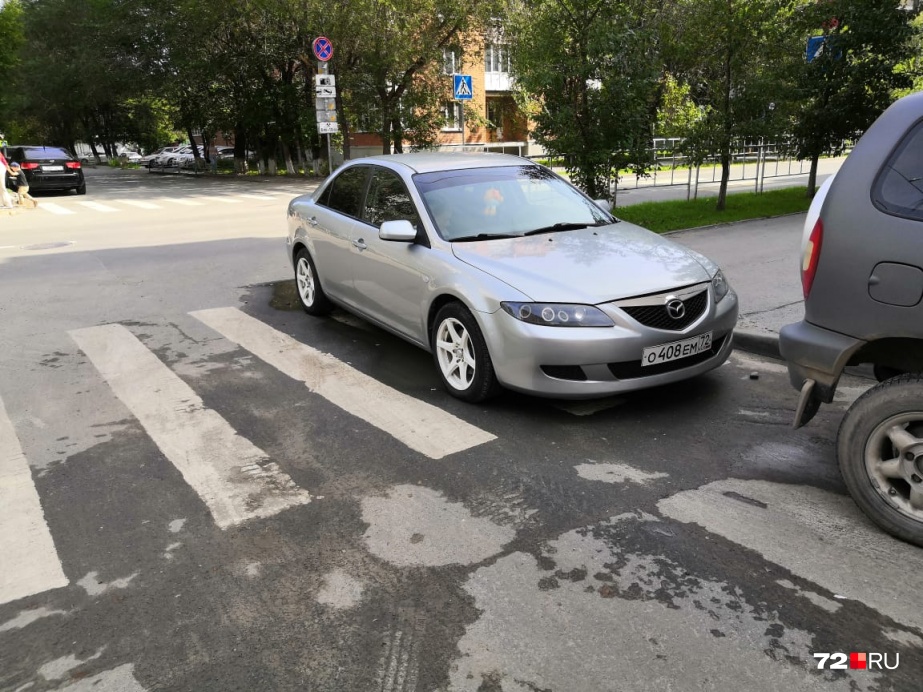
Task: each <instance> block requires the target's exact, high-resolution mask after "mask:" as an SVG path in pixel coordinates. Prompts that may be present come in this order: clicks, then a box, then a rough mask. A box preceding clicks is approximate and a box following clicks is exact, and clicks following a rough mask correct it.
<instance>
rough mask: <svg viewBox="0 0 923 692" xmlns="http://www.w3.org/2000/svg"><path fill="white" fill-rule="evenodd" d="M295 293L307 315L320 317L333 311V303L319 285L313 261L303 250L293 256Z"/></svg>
mask: <svg viewBox="0 0 923 692" xmlns="http://www.w3.org/2000/svg"><path fill="white" fill-rule="evenodd" d="M295 293H297V294H298V302H300V303H301V307H302V308H303V309H304V311H305V312H306V313H308V314H309V315H314V316H316V317H321V316H323V315H328V314H330V311H331V310H333V303H331V302H330V299H329V298H328V297H327V294H326V293H324V289H323V288H322V287H321V285H320V279H319V278H318V277H317V268H316V267H315V266H314V260H313V259H311V255H310V253H309V252H308V251H307V250H306V249H304V248H302V249H301V250H299V251H298V254H297V255H295Z"/></svg>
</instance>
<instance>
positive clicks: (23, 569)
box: [0, 400, 67, 604]
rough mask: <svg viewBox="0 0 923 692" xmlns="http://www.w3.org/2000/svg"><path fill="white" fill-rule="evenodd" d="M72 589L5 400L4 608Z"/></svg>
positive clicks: (1, 424)
mask: <svg viewBox="0 0 923 692" xmlns="http://www.w3.org/2000/svg"><path fill="white" fill-rule="evenodd" d="M62 586H67V577H65V576H64V570H63V569H62V567H61V560H60V559H59V558H58V551H57V550H56V549H55V547H54V541H53V540H52V538H51V532H50V531H49V530H48V524H47V523H46V522H45V515H44V513H43V512H42V505H41V501H40V500H39V497H38V491H37V490H36V489H35V484H34V483H33V482H32V471H31V470H30V469H29V462H28V461H26V456H25V454H24V453H23V451H22V447H21V446H20V443H19V438H18V437H17V436H16V430H15V429H14V428H13V423H12V422H11V421H10V419H9V416H7V413H6V408H5V407H4V405H3V401H2V400H0V604H3V603H9V602H10V601H15V600H17V599H19V598H25V597H26V596H32V595H33V594H37V593H41V592H42V591H47V590H48V589H56V588H59V587H62Z"/></svg>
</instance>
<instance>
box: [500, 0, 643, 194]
mask: <svg viewBox="0 0 923 692" xmlns="http://www.w3.org/2000/svg"><path fill="white" fill-rule="evenodd" d="M646 7H647V5H646V3H642V2H627V1H624V0H572V1H571V2H558V1H557V0H536V1H535V2H523V3H521V4H519V5H517V6H516V7H515V11H514V13H513V14H512V15H511V17H510V19H509V20H508V22H507V26H506V36H507V37H508V38H509V40H510V41H511V56H512V71H513V75H514V77H515V79H516V83H517V85H518V87H519V89H521V90H522V91H524V92H526V93H527V94H528V95H529V97H531V98H532V99H535V100H536V101H537V103H538V104H539V107H538V108H537V109H536V110H535V112H534V115H533V118H534V121H535V131H534V135H535V139H536V140H537V141H538V142H539V143H540V144H542V145H543V146H544V147H545V148H546V149H547V150H548V151H549V152H551V153H552V154H557V155H561V154H567V155H569V156H568V159H567V170H568V172H569V173H570V175H571V178H572V179H573V180H574V182H575V183H576V184H577V185H579V186H580V187H582V188H583V189H584V190H586V191H587V193H588V194H589V195H591V196H593V197H602V196H607V195H608V194H609V191H608V185H607V181H608V178H609V176H610V174H611V171H613V170H618V169H620V168H623V167H625V165H626V164H631V163H636V164H637V165H638V166H644V165H645V163H644V158H643V157H639V156H636V155H635V154H636V153H638V152H639V151H640V149H641V148H640V147H639V146H637V145H638V144H639V143H641V142H646V141H647V138H648V136H649V134H650V131H651V129H650V126H651V120H652V115H653V108H652V104H653V99H654V89H655V86H656V82H657V77H658V71H659V64H658V62H657V56H656V54H655V52H654V51H653V50H652V46H654V45H655V41H654V40H653V32H652V30H651V29H650V28H649V24H651V23H653V20H654V19H655V18H656V17H655V15H653V14H652V12H651V11H650V10H648V9H646ZM616 150H627V151H629V152H630V153H629V155H628V157H627V159H628V160H627V161H613V160H612V152H614V151H616Z"/></svg>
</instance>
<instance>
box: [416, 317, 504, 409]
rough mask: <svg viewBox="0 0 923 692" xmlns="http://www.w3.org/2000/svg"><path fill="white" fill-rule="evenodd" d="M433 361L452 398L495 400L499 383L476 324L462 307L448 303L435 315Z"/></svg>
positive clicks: (475, 400)
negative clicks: (493, 398)
mask: <svg viewBox="0 0 923 692" xmlns="http://www.w3.org/2000/svg"><path fill="white" fill-rule="evenodd" d="M431 339H432V344H431V345H432V349H433V359H434V360H435V361H436V369H437V370H438V371H439V376H440V377H441V378H442V383H443V384H444V385H445V388H446V389H447V390H448V391H449V394H451V395H452V396H454V397H456V398H458V399H461V400H462V401H467V402H468V403H471V404H476V403H479V402H481V401H486V400H487V399H490V398H491V397H494V396H496V395H497V394H498V393H499V392H500V383H499V382H498V381H497V375H496V373H495V372H494V366H493V362H492V361H491V360H490V352H489V351H488V350H487V342H486V341H485V340H484V336H483V335H482V334H481V329H480V327H478V323H477V320H475V319H474V316H473V315H472V314H471V312H470V311H469V310H468V308H466V307H465V306H464V305H462V304H461V303H448V304H446V305H443V306H442V308H440V310H439V312H438V313H436V320H435V322H434V327H433V333H432V337H431Z"/></svg>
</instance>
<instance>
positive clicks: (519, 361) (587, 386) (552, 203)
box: [287, 153, 737, 402]
mask: <svg viewBox="0 0 923 692" xmlns="http://www.w3.org/2000/svg"><path fill="white" fill-rule="evenodd" d="M608 206H609V205H608V204H607V203H605V202H602V201H593V200H592V199H590V198H588V197H587V196H586V195H584V194H583V193H582V192H580V191H579V190H578V189H576V188H575V187H573V186H572V185H571V184H570V183H568V182H566V181H565V180H563V179H562V178H560V177H559V176H557V175H556V174H554V173H553V172H551V171H550V170H548V169H547V168H545V167H543V166H540V165H537V164H535V163H533V162H531V161H529V160H527V159H522V158H519V157H516V156H507V155H501V154H439V153H419V154H402V155H395V156H374V157H369V158H365V159H358V160H354V161H349V162H347V163H346V164H344V165H343V166H342V167H341V168H340V169H339V170H338V171H336V173H335V174H334V175H333V176H331V177H330V178H328V179H327V181H325V183H324V184H323V185H321V186H320V187H319V188H318V189H317V190H316V191H315V192H314V194H313V195H304V196H302V197H297V198H295V199H294V200H292V202H291V203H290V204H289V207H288V241H287V243H288V245H287V249H288V255H289V258H290V260H291V262H292V265H293V267H294V271H295V280H296V284H297V293H298V298H299V300H300V301H301V305H302V307H303V308H304V309H305V311H306V312H307V313H308V314H311V315H324V314H326V313H328V312H330V310H331V309H332V308H333V307H334V306H335V305H338V306H341V307H343V308H345V309H346V310H348V311H350V312H353V313H355V314H357V315H359V316H361V317H363V318H365V319H367V320H369V321H370V322H373V323H375V324H377V325H379V326H380V327H382V328H384V329H386V330H388V331H390V332H393V333H394V334H396V335H398V336H400V337H402V338H404V339H406V340H407V341H410V342H411V343H413V344H416V345H417V346H419V347H421V348H423V349H425V350H427V351H430V352H431V353H432V354H433V357H434V360H435V363H436V368H437V370H438V372H439V374H440V376H441V378H442V381H443V383H444V384H445V386H446V388H447V389H448V391H449V393H450V394H452V395H453V396H456V397H458V398H459V399H463V400H465V401H469V402H478V401H483V400H484V399H487V398H489V397H490V396H492V395H493V394H495V393H497V392H498V391H499V390H500V389H501V388H502V387H506V388H508V389H513V390H517V391H521V392H527V393H530V394H537V395H540V396H548V397H556V398H568V399H579V398H591V397H598V396H605V395H608V394H613V393H616V392H624V391H629V390H635V389H641V388H645V387H652V386H655V385H661V384H666V383H668V382H676V381H678V380H683V379H686V378H689V377H694V376H696V375H700V374H702V373H704V372H707V371H709V370H711V369H713V368H716V367H717V366H719V365H720V364H721V363H723V362H724V360H725V359H726V358H727V357H728V355H729V353H730V351H731V340H732V335H733V329H734V326H735V324H736V322H737V296H736V295H735V293H734V291H732V290H731V288H730V286H729V285H728V283H727V280H726V279H725V277H724V275H723V274H722V273H721V271H720V270H719V268H718V267H717V266H716V265H715V264H714V263H713V262H711V261H709V260H708V259H707V258H705V257H703V256H702V255H700V254H698V253H696V252H693V251H691V250H688V249H686V248H684V247H682V246H681V245H677V244H676V243H673V242H671V241H670V240H668V239H666V238H663V237H661V236H658V235H656V234H654V233H651V232H650V231H647V230H645V229H643V228H640V227H638V226H634V225H632V224H629V223H627V222H624V221H619V220H618V219H617V218H615V217H614V216H612V214H610V213H609V211H608Z"/></svg>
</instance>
